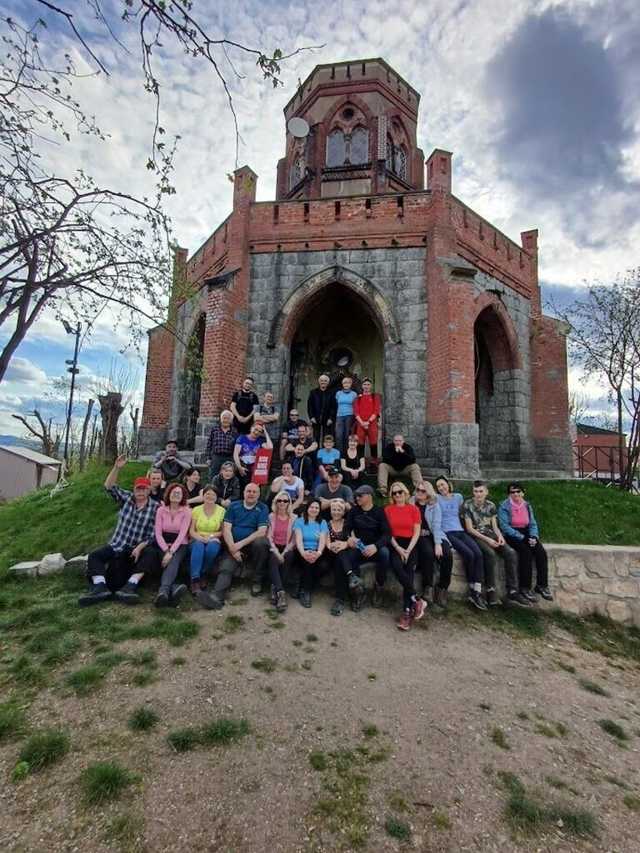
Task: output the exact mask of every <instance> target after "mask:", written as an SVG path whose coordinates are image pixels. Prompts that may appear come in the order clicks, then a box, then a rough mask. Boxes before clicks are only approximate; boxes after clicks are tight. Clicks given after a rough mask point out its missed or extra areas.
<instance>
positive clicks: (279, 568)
mask: <svg viewBox="0 0 640 853" xmlns="http://www.w3.org/2000/svg"><path fill="white" fill-rule="evenodd" d="M276 548H277V549H278V551H279V553H280V554H282V552H283V551H284V549H285V546H284V545H276ZM295 555H296V552H295V551H294V550H292V551H287V553H286V554H285V555H284V563H281V562H280V560H279V559H278V558H277V557H276V555H275V554H274V553H273V551H272V552H271V553H270V554H269V578H270V580H271V585H272V586H273V587H274V589H275V591H276V592H280V590H281V589H284V587H285V584H288V583H290V581H291V574H292V572H291V568H292V566H293V563H294V559H295Z"/></svg>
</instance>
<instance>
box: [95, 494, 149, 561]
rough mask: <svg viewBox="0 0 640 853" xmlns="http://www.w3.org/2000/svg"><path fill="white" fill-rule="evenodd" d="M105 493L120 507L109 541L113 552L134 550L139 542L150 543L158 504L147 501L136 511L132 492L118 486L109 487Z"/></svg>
mask: <svg viewBox="0 0 640 853" xmlns="http://www.w3.org/2000/svg"><path fill="white" fill-rule="evenodd" d="M106 491H107V494H109V495H111V497H112V498H113V499H114V501H115V502H116V503H117V504H119V505H120V512H119V513H118V523H117V524H116V529H115V530H114V531H113V535H112V537H111V540H110V541H109V544H110V545H111V547H112V548H113V550H114V551H125V550H126V549H128V548H135V547H136V545H138V544H140V542H150V541H152V540H153V536H154V525H155V520H156V512H157V510H158V503H157V502H156V501H152V500H148V501H147V502H146V503H145V505H144V506H143V507H141V508H140V509H138V507H137V506H136V502H135V499H134V497H133V492H129V491H127V489H121V488H120V486H111V488H110V489H107V490H106Z"/></svg>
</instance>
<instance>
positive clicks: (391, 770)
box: [0, 587, 640, 853]
mask: <svg viewBox="0 0 640 853" xmlns="http://www.w3.org/2000/svg"><path fill="white" fill-rule="evenodd" d="M232 600H233V604H232V605H228V606H226V607H225V608H224V610H223V611H221V612H218V613H211V612H205V611H200V610H193V611H190V612H187V614H186V615H187V616H188V617H189V619H191V620H193V621H195V622H197V623H198V624H199V625H200V626H201V630H200V633H199V635H198V636H197V637H195V639H193V640H191V641H190V642H189V643H188V644H187V645H185V646H183V647H182V648H179V649H176V648H171V647H170V646H168V645H167V644H166V643H165V642H164V641H163V640H157V639H156V640H127V641H126V642H124V643H120V644H118V645H117V651H119V652H123V653H129V654H131V653H134V652H136V651H141V650H145V649H154V650H155V651H156V653H157V658H158V664H159V666H158V668H157V669H156V670H155V679H154V680H153V681H152V682H151V683H149V684H147V685H146V686H136V684H135V683H134V680H133V674H134V670H133V669H132V668H130V667H128V666H126V665H121V666H117V667H115V668H113V669H111V670H110V672H109V674H108V675H107V676H106V679H105V680H104V683H103V684H102V685H101V686H100V687H99V688H98V689H97V690H95V691H93V692H91V693H89V694H88V695H86V696H77V695H76V694H75V693H73V692H72V691H70V690H69V689H68V688H65V687H64V686H63V685H64V673H65V672H68V671H70V670H72V669H74V668H76V667H78V666H79V665H81V664H83V663H84V664H86V663H89V662H90V661H91V660H92V654H93V653H92V652H91V651H83V653H82V655H81V657H80V658H79V659H76V660H74V661H73V664H69V663H68V664H66V665H63V666H62V667H61V668H60V669H59V671H56V677H55V678H53V679H52V681H51V684H50V686H47V687H45V688H44V689H42V690H40V691H39V692H38V693H37V695H36V697H35V698H34V700H33V702H32V704H31V706H30V708H29V711H28V720H29V726H30V728H32V729H33V728H36V729H37V728H41V727H42V728H44V727H51V726H55V727H61V728H64V729H66V730H67V731H68V732H69V733H70V736H71V751H70V752H69V754H68V755H66V757H65V758H64V759H63V760H62V761H61V762H60V763H58V764H55V765H52V766H51V767H49V768H45V769H43V770H41V771H40V772H38V773H33V774H30V775H28V776H27V777H26V779H24V780H22V781H20V782H11V781H9V779H10V776H11V771H12V769H13V767H14V765H15V763H16V761H17V756H18V752H19V748H20V741H18V740H11V739H10V740H9V742H5V743H3V744H2V745H0V779H2V784H1V785H0V849H1V850H3V851H16V853H17V851H24V853H27V852H28V853H45V851H46V853H52V851H55V853H57V851H80V850H81V851H92V853H93V851H96V853H98V851H100V852H102V851H105V853H106V851H112V850H123V851H131V853H132V851H149V853H156V851H225V853H226V852H227V851H228V853H262V851H266V850H268V851H274V853H275V851H286V853H293V851H305V852H306V851H334V850H340V849H344V850H355V849H361V850H366V851H397V850H407V851H409V850H416V851H438V853H440V852H441V851H442V853H445V851H446V853H462V851H483V853H484V851H487V853H490V852H491V851H529V853H533V851H536V853H546V851H562V853H573V851H576V853H577V851H615V853H637V851H638V850H640V842H639V840H638V839H639V838H640V811H637V810H636V807H637V805H640V803H639V801H638V799H637V798H638V796H639V795H640V760H639V756H640V736H639V734H640V704H638V702H639V701H640V692H639V690H638V687H639V686H640V666H639V664H638V662H637V661H634V660H630V659H628V658H618V657H614V658H607V657H604V656H603V655H601V654H600V653H598V652H593V651H587V650H585V649H584V648H582V647H581V646H579V645H578V643H577V641H576V637H575V636H574V635H573V634H571V633H569V632H567V631H564V630H562V629H561V628H559V627H557V626H553V625H552V626H550V627H549V628H548V630H546V632H545V635H544V636H543V637H530V636H526V635H525V634H521V633H519V632H517V631H512V630H510V629H508V628H507V629H506V630H505V628H504V626H502V629H501V630H495V628H492V623H493V624H495V621H496V620H495V618H494V615H493V614H492V613H487V614H472V613H471V612H470V611H467V610H466V607H465V605H463V604H457V605H454V607H453V608H452V611H451V612H450V613H449V615H448V616H442V615H436V614H431V615H427V616H426V617H425V618H424V620H423V621H422V622H421V623H419V624H416V625H415V626H414V628H413V629H412V630H411V631H410V632H409V633H408V634H404V633H402V632H400V631H398V630H397V629H396V627H395V618H394V617H395V616H396V613H395V612H394V611H393V610H382V611H377V610H372V609H370V608H367V609H365V610H363V611H362V612H361V613H359V614H354V613H351V612H345V614H344V615H343V616H342V617H340V618H335V617H332V616H331V615H330V614H329V606H330V603H331V600H330V599H329V597H328V595H326V594H324V593H320V594H318V595H316V597H315V598H314V606H313V607H312V609H311V610H305V609H303V608H302V607H301V606H300V605H299V603H298V602H297V601H292V602H290V605H289V609H288V611H287V613H286V614H284V615H283V616H282V617H277V616H275V614H274V613H273V612H268V609H269V605H268V602H267V601H266V599H265V598H260V599H251V598H249V597H248V594H247V591H246V589H244V588H243V587H239V588H238V589H234V591H233V595H232ZM70 603H71V602H70ZM149 606H150V605H149V601H148V600H147V602H146V603H145V604H144V605H142V607H140V608H138V609H136V610H135V618H136V619H138V618H141V616H140V614H141V612H142V611H143V609H144V610H146V614H145V615H146V616H148V615H149V614H148V608H149ZM123 609H124V608H122V606H118V605H116V604H109V605H104V606H103V607H101V608H96V609H95V618H96V620H99V619H102V618H104V615H102V614H104V613H108V612H116V616H117V614H118V613H120V611H122V610H123ZM99 610H100V611H101V613H98V611H99ZM92 612H94V611H92ZM127 612H128V613H130V612H131V609H130V610H127ZM230 616H231V617H240V619H232V620H229V618H228V617H230ZM234 623H235V624H234ZM234 629H235V630H234ZM114 648H116V647H115V646H114ZM5 653H6V648H5ZM263 658H268V659H270V661H268V662H267V663H266V664H265V663H264V661H263V664H262V665H263V669H262V670H261V669H256V668H255V667H254V666H252V663H253V662H255V661H258V660H259V659H263ZM264 668H266V669H273V671H272V672H265V671H264ZM571 670H575V671H574V672H572V671H571ZM580 679H589V680H591V681H593V682H596V683H598V684H599V685H601V686H602V687H603V688H604V689H605V691H606V692H607V693H608V694H609V695H605V696H602V695H596V694H594V693H591V692H588V691H587V690H585V689H584V688H583V687H582V686H581V685H580ZM141 705H144V706H146V707H148V708H150V709H152V710H153V711H155V713H156V714H157V715H158V717H159V722H158V724H157V725H156V726H155V727H154V728H153V729H152V730H150V731H149V732H146V733H142V732H140V733H138V732H134V731H131V730H130V729H129V728H128V726H127V720H128V718H129V716H130V714H131V713H132V711H133V710H134V709H135V708H137V707H140V706H141ZM219 717H231V718H234V719H236V720H239V719H244V720H246V721H247V722H248V723H249V726H250V733H249V734H248V735H247V736H245V737H244V738H242V739H241V740H239V741H238V742H236V743H232V744H229V745H227V746H214V747H210V748H205V747H202V746H196V748H195V749H193V750H191V751H186V752H178V751H176V750H175V749H174V748H173V747H172V746H171V745H170V744H169V742H168V741H167V734H168V733H169V732H170V731H171V730H175V729H178V728H183V727H185V726H200V725H203V724H205V723H207V722H208V721H210V720H212V719H216V718H219ZM601 719H612V720H614V721H617V722H618V723H620V724H621V725H622V726H623V727H624V729H625V731H626V732H627V733H628V735H629V740H628V741H626V742H625V743H622V742H619V741H618V740H616V739H615V738H613V737H612V736H610V735H609V734H607V733H605V732H604V731H603V730H602V729H601V727H600V725H599V723H598V721H599V720H601ZM559 724H560V725H559ZM500 744H501V745H500ZM311 754H315V755H313V756H312V761H313V762H314V763H315V765H316V767H317V768H318V769H315V768H314V766H312V762H311V761H310V755H311ZM105 760H113V761H117V762H118V763H120V764H121V765H122V766H124V767H126V768H128V769H129V770H131V771H133V772H135V773H136V774H137V781H136V782H135V783H134V784H133V785H131V786H129V787H128V788H127V789H126V790H125V791H124V792H123V794H122V796H121V797H120V798H119V799H118V800H116V801H114V802H111V803H107V804H105V805H100V806H87V805H86V804H84V803H83V800H82V797H81V791H80V785H79V781H78V780H79V776H80V774H81V772H82V770H83V769H84V768H86V767H87V765H88V764H90V763H91V762H93V761H105ZM505 771H506V772H508V773H512V774H515V775H516V776H517V777H518V779H519V780H520V782H521V783H522V785H523V786H524V788H525V789H526V792H527V794H530V796H531V797H532V798H533V799H534V800H535V801H536V802H538V803H542V804H547V805H548V804H551V803H558V802H560V803H564V804H566V805H567V807H568V809H569V811H571V810H574V811H575V810H582V811H585V812H588V813H590V814H591V815H592V816H593V817H594V818H595V820H596V822H597V826H596V831H595V834H594V835H592V836H590V837H581V836H579V835H578V836H576V835H575V834H573V833H572V832H571V831H570V825H569V821H567V820H562V818H558V819H553V820H552V821H544V820H540V821H538V822H537V823H536V824H535V827H534V829H533V832H526V831H525V830H524V829H519V828H518V827H517V826H515V825H514V823H513V822H512V821H510V820H509V817H508V814H507V812H506V807H507V802H508V799H509V792H508V790H507V789H506V787H505V780H506V779H508V778H511V777H506V776H503V775H501V774H502V773H504V772H505ZM625 797H626V798H627V802H628V805H625ZM399 837H401V838H400V840H399Z"/></svg>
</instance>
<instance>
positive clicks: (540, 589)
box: [534, 586, 553, 601]
mask: <svg viewBox="0 0 640 853" xmlns="http://www.w3.org/2000/svg"><path fill="white" fill-rule="evenodd" d="M534 592H537V594H538V595H541V596H542V597H543V598H544V600H545V601H553V594H552V592H551V590H550V589H549V587H548V586H537V587H536V588H535V590H534Z"/></svg>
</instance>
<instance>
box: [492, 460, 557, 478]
mask: <svg viewBox="0 0 640 853" xmlns="http://www.w3.org/2000/svg"><path fill="white" fill-rule="evenodd" d="M482 479H483V480H489V481H496V480H571V479H573V478H572V476H571V474H569V473H567V472H566V471H558V469H557V468H551V467H548V468H545V466H544V463H541V462H509V461H495V462H487V463H486V464H485V465H483V467H482Z"/></svg>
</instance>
